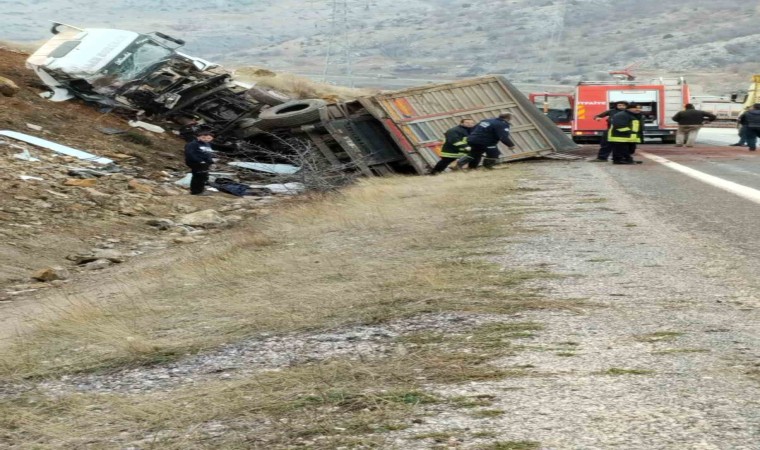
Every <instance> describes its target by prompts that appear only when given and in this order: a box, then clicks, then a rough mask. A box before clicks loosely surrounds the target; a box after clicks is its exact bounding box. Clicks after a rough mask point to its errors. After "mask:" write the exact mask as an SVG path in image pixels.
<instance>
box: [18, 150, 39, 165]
mask: <svg viewBox="0 0 760 450" xmlns="http://www.w3.org/2000/svg"><path fill="white" fill-rule="evenodd" d="M13 157H14V158H16V159H20V160H22V161H29V162H37V161H39V158H35V157H34V156H32V154H31V153H29V150H28V149H24V150H23V151H22V152H21V153H16V154H15V155H13Z"/></svg>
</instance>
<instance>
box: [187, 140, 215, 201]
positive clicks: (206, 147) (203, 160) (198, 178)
mask: <svg viewBox="0 0 760 450" xmlns="http://www.w3.org/2000/svg"><path fill="white" fill-rule="evenodd" d="M213 140H214V135H213V134H212V133H211V132H210V131H200V132H198V134H197V135H196V139H195V140H194V141H193V142H190V143H188V144H187V145H185V164H187V166H188V167H189V168H190V171H191V172H192V174H193V176H192V178H191V180H190V193H191V194H192V195H202V194H203V191H204V190H205V189H206V183H207V182H208V172H209V169H210V168H211V165H212V164H213V163H214V160H213V159H212V158H211V153H212V152H213V150H212V149H211V141H213Z"/></svg>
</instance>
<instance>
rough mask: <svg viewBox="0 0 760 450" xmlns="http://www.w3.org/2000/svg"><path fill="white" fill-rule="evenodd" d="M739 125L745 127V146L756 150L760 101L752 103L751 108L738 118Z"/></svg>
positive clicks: (759, 133)
mask: <svg viewBox="0 0 760 450" xmlns="http://www.w3.org/2000/svg"><path fill="white" fill-rule="evenodd" d="M739 122H740V123H741V125H744V126H746V127H747V146H748V147H749V151H751V152H754V151H755V150H757V138H758V137H760V103H755V104H754V105H752V109H750V110H749V111H747V112H745V113H744V114H742V115H741V117H740V118H739Z"/></svg>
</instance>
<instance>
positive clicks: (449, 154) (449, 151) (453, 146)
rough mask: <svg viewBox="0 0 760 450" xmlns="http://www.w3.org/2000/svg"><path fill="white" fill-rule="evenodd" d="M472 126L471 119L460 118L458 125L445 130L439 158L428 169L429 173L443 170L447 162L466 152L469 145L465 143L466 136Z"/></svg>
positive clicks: (447, 164)
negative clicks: (431, 168) (433, 165)
mask: <svg viewBox="0 0 760 450" xmlns="http://www.w3.org/2000/svg"><path fill="white" fill-rule="evenodd" d="M474 126H475V121H474V120H473V119H462V120H461V121H460V122H459V125H457V126H455V127H454V128H449V129H448V130H446V135H445V136H446V140H445V141H444V143H443V147H442V148H441V160H440V161H438V164H436V165H435V167H433V170H431V171H430V175H437V174H439V173H441V172H443V171H444V170H446V168H447V167H449V164H451V163H452V162H454V161H456V160H457V159H459V158H461V157H462V156H465V155H467V154H468V152H469V151H470V146H469V145H468V143H467V137H468V136H469V135H470V132H471V131H472V128H473V127H474Z"/></svg>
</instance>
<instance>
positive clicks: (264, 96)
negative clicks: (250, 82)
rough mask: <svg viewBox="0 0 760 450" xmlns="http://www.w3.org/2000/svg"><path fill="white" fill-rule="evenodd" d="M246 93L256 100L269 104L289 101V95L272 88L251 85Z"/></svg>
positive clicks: (273, 104) (280, 103)
mask: <svg viewBox="0 0 760 450" xmlns="http://www.w3.org/2000/svg"><path fill="white" fill-rule="evenodd" d="M246 94H248V96H249V97H251V98H252V99H254V100H256V101H257V102H259V103H263V104H265V105H269V106H277V105H282V104H283V103H285V102H287V101H290V97H288V96H287V95H285V94H283V93H282V92H277V91H275V90H272V89H264V88H258V87H252V88H250V89H248V90H247V91H246Z"/></svg>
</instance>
